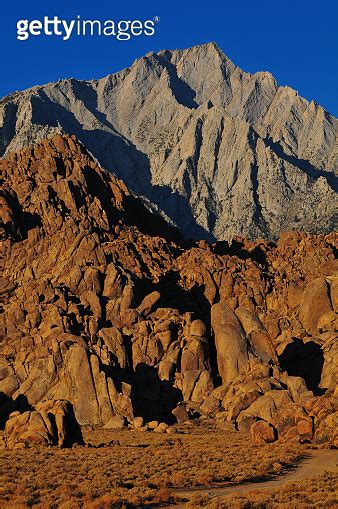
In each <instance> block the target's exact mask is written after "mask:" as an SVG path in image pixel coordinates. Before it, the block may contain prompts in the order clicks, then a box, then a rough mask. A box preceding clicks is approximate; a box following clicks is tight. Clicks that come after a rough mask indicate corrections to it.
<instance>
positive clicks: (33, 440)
mask: <svg viewBox="0 0 338 509" xmlns="http://www.w3.org/2000/svg"><path fill="white" fill-rule="evenodd" d="M4 436H5V442H6V446H7V448H8V449H23V448H27V447H35V446H52V445H58V446H59V447H71V446H72V445H73V444H74V443H79V444H82V443H83V440H82V436H81V431H80V428H79V426H78V424H77V422H76V420H75V418H74V414H73V409H72V406H71V404H70V403H69V401H65V400H58V401H43V402H41V403H39V405H38V406H37V410H32V411H27V412H24V413H22V414H21V413H20V412H18V411H16V412H13V413H11V414H10V416H9V419H8V420H7V422H6V427H5V435H4Z"/></svg>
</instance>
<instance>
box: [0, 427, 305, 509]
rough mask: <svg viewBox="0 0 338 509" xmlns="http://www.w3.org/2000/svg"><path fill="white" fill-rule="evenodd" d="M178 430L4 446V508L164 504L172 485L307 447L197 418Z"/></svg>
mask: <svg viewBox="0 0 338 509" xmlns="http://www.w3.org/2000/svg"><path fill="white" fill-rule="evenodd" d="M179 431H180V433H178V434H174V435H168V434H166V433H165V434H158V433H141V432H132V431H128V430H125V431H116V432H113V431H98V430H97V431H89V430H88V431H87V432H86V433H85V437H84V438H85V441H86V442H91V443H92V444H93V447H77V448H73V449H70V450H58V449H55V448H48V449H43V448H41V449H27V450H17V451H6V450H3V451H0V471H1V474H0V507H6V509H7V508H14V507H15V508H19V507H31V506H34V507H43V508H48V507H50V508H53V507H61V508H72V509H73V508H78V507H87V508H96V509H99V508H100V509H101V508H108V507H109V508H111V507H123V505H124V506H125V507H133V506H140V505H141V504H143V505H147V504H150V503H155V504H159V503H160V502H162V501H169V500H170V492H169V489H170V488H171V487H186V486H199V485H207V484H208V483H214V482H221V481H225V480H235V481H244V480H249V479H254V478H259V477H264V476H269V475H271V474H272V473H277V472H279V471H280V470H281V469H282V468H283V466H285V465H286V464H290V463H291V462H292V461H294V460H295V459H296V458H297V457H298V456H299V455H300V454H301V452H302V448H301V447H300V446H297V445H282V444H278V443H277V444H270V445H265V446H259V447H256V446H253V445H252V444H251V443H250V440H249V437H248V435H247V434H244V433H239V432H236V431H232V430H219V429H215V428H214V427H213V426H212V425H211V424H210V425H207V424H206V423H203V422H199V421H197V422H195V423H189V424H188V425H182V426H181V427H180V430H179ZM110 441H113V443H112V444H111V445H110V446H107V445H105V446H102V447H98V445H99V443H100V442H103V443H105V444H108V443H109V442H110Z"/></svg>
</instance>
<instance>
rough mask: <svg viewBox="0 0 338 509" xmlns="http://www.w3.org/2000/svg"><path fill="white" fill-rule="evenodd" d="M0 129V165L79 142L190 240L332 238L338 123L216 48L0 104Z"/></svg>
mask: <svg viewBox="0 0 338 509" xmlns="http://www.w3.org/2000/svg"><path fill="white" fill-rule="evenodd" d="M0 126H2V127H1V142H0V145H1V152H2V153H10V152H11V151H13V150H16V149H18V148H20V147H22V146H30V145H32V144H34V143H36V142H37V141H38V140H39V139H42V138H44V137H45V136H46V135H47V134H51V133H53V132H55V131H63V132H66V133H69V134H75V135H76V136H77V137H78V139H79V140H80V141H82V142H83V143H84V145H85V146H86V147H87V148H88V150H89V151H90V152H91V153H92V154H93V155H94V156H95V157H96V159H97V160H98V161H99V162H100V164H101V165H102V166H103V167H104V168H106V169H107V170H109V171H111V172H113V173H114V174H115V175H116V176H117V177H118V178H120V179H122V180H123V182H124V183H125V184H126V185H127V186H128V188H129V189H130V191H131V192H133V193H134V194H136V195H140V196H143V197H145V199H146V200H147V202H148V203H149V205H150V206H155V207H158V208H159V210H160V211H162V212H163V213H164V214H165V215H166V216H168V217H169V218H170V219H171V220H172V221H174V222H175V223H176V224H177V225H178V227H179V228H180V229H181V231H182V232H183V233H184V234H185V235H186V236H187V237H190V238H195V239H201V238H205V239H208V240H214V239H219V240H224V239H230V238H232V237H234V236H235V235H238V234H243V235H246V236H247V237H249V238H257V237H259V236H264V237H265V238H270V239H271V238H276V237H278V234H279V232H280V231H281V230H283V229H284V230H286V229H301V230H304V231H308V232H310V233H320V232H329V231H331V230H332V227H333V217H334V199H335V194H334V189H336V177H335V170H336V169H337V141H336V140H337V126H338V122H337V119H335V118H334V117H333V116H331V115H330V114H329V113H327V112H326V111H324V110H323V108H321V107H320V106H318V105H317V104H315V103H314V102H313V101H312V102H310V103H309V102H308V101H306V100H305V99H303V98H301V97H299V96H298V94H297V92H296V91H294V90H292V89H291V88H289V87H279V86H278V85H277V83H276V81H275V80H274V78H273V76H272V75H271V74H270V73H268V72H258V73H256V74H253V75H251V74H248V73H245V72H243V71H241V70H240V69H239V68H238V67H236V66H235V65H234V64H233V63H232V62H231V61H230V60H229V59H228V58H227V57H226V56H225V55H224V54H223V53H222V52H221V50H220V49H219V48H218V47H217V46H216V45H214V44H206V45H203V46H197V47H194V48H190V49H187V50H177V51H161V52H159V53H158V54H155V53H151V54H148V55H146V56H145V57H143V58H141V59H140V60H137V61H136V62H135V63H134V64H133V65H132V66H131V67H130V68H128V69H125V70H123V71H121V72H119V73H116V74H112V75H109V76H107V77H106V78H103V79H100V80H93V81H77V80H75V79H68V80H63V81H60V82H57V83H50V84H47V85H45V86H41V87H34V88H32V89H30V90H26V91H24V92H18V93H15V94H13V95H11V96H9V97H7V98H5V99H3V100H2V102H1V105H0Z"/></svg>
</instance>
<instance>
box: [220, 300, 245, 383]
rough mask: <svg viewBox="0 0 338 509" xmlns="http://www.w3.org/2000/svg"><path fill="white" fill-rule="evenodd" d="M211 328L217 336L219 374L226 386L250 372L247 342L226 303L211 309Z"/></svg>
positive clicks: (236, 319) (238, 322)
mask: <svg viewBox="0 0 338 509" xmlns="http://www.w3.org/2000/svg"><path fill="white" fill-rule="evenodd" d="M211 326H212V329H213V331H214V336H215V345H216V351H217V365H218V372H219V374H220V376H221V378H222V382H223V384H225V383H227V382H231V381H232V380H233V379H234V378H236V377H237V376H238V375H239V374H241V373H243V372H245V371H247V370H248V368H249V356H248V348H247V341H246V337H245V333H244V331H243V328H242V326H241V323H240V321H239V320H238V318H237V316H236V315H235V313H234V312H233V311H232V310H231V309H230V308H229V306H227V304H225V302H218V303H217V304H214V305H213V306H212V307H211Z"/></svg>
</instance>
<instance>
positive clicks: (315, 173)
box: [263, 138, 338, 192]
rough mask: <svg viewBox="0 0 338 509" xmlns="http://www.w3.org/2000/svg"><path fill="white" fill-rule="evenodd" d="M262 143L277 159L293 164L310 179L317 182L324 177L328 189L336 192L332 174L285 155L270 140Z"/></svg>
mask: <svg viewBox="0 0 338 509" xmlns="http://www.w3.org/2000/svg"><path fill="white" fill-rule="evenodd" d="M263 141H264V143H265V145H266V146H267V147H269V148H271V150H273V151H274V153H275V154H276V155H277V156H278V157H280V158H281V159H283V160H284V161H286V162H288V163H291V164H293V165H294V166H297V167H298V168H299V169H300V170H302V171H303V172H304V173H306V174H307V175H308V176H309V177H310V178H312V179H315V180H317V179H318V178H319V177H325V179H326V180H327V182H328V184H329V185H330V187H331V188H332V189H333V190H334V191H335V192H337V191H338V178H337V177H336V176H335V175H334V173H333V172H329V171H323V170H319V169H318V168H316V167H315V166H314V165H313V164H311V163H310V161H307V160H306V159H299V158H298V157H296V156H292V155H289V154H286V152H284V149H283V147H282V146H281V145H280V144H279V143H277V142H274V141H273V140H272V139H271V138H265V139H264V140H263Z"/></svg>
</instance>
